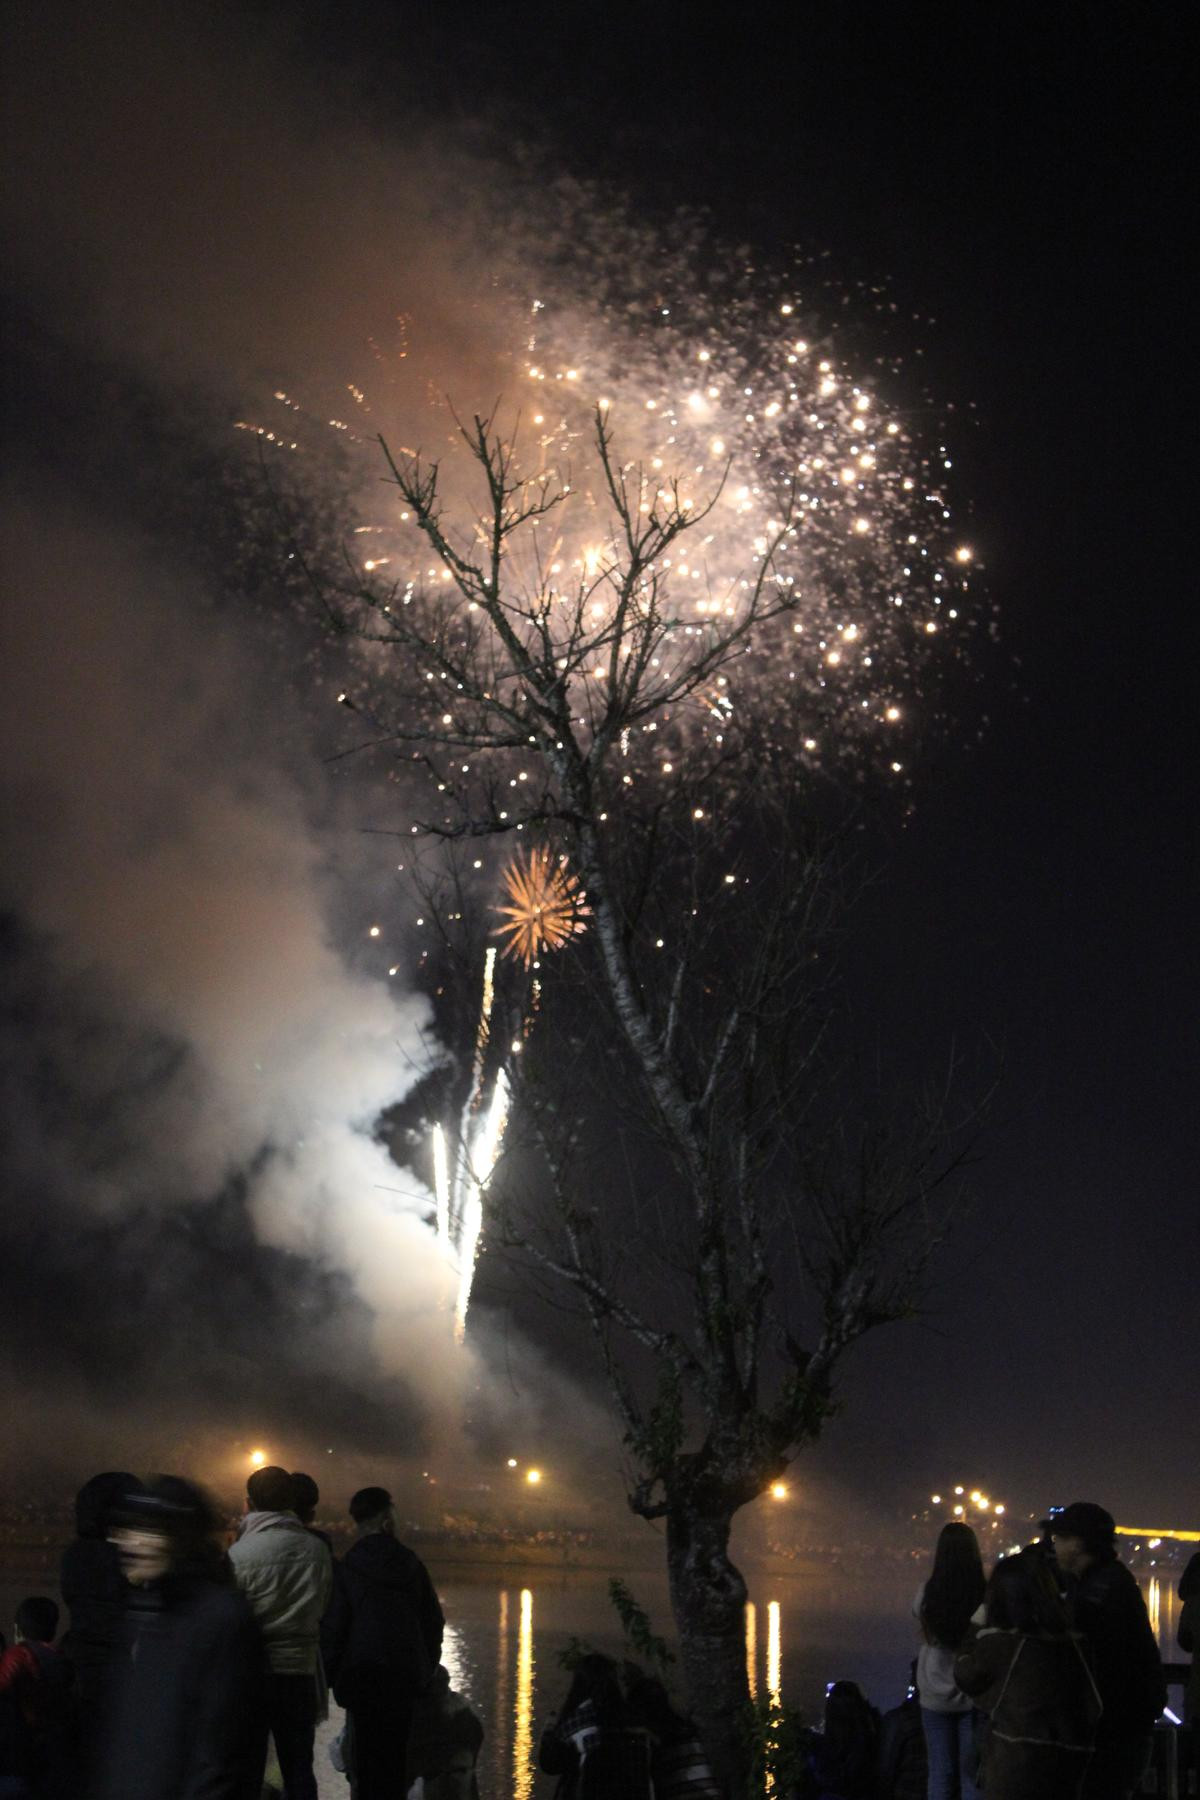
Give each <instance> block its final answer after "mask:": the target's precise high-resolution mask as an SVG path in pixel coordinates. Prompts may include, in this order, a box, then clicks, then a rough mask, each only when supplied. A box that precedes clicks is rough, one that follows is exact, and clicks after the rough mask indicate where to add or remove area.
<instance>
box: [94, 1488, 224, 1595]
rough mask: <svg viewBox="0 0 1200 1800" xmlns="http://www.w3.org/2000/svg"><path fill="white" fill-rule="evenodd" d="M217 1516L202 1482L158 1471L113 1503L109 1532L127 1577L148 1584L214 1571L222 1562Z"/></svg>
mask: <svg viewBox="0 0 1200 1800" xmlns="http://www.w3.org/2000/svg"><path fill="white" fill-rule="evenodd" d="M220 1529H221V1518H220V1514H219V1512H218V1511H217V1508H216V1507H215V1506H214V1505H213V1503H212V1501H211V1500H210V1499H209V1498H208V1495H207V1494H206V1493H205V1492H204V1490H203V1488H200V1487H197V1486H196V1483H195V1482H194V1481H185V1480H184V1478H183V1476H182V1475H156V1476H155V1477H154V1478H153V1479H152V1480H151V1481H149V1482H148V1483H147V1485H146V1486H145V1487H144V1488H140V1489H139V1490H138V1491H137V1492H136V1493H131V1494H126V1495H124V1496H123V1498H122V1499H121V1500H120V1501H119V1502H118V1503H117V1506H116V1508H115V1509H114V1514H113V1524H112V1527H111V1530H110V1534H109V1535H110V1536H111V1538H112V1541H113V1543H114V1544H115V1545H116V1547H117V1554H118V1555H119V1557H120V1559H121V1569H122V1572H123V1573H124V1576H125V1579H126V1580H127V1581H128V1582H130V1583H131V1584H132V1585H133V1586H134V1587H147V1586H149V1585H150V1584H151V1583H152V1582H156V1581H161V1580H163V1578H164V1577H165V1576H167V1575H173V1574H184V1573H197V1574H206V1575H215V1574H216V1573H218V1571H219V1570H220V1568H221V1565H222V1561H223V1558H222V1554H221V1551H220V1547H219V1544H218V1541H217V1540H218V1533H219V1531H220Z"/></svg>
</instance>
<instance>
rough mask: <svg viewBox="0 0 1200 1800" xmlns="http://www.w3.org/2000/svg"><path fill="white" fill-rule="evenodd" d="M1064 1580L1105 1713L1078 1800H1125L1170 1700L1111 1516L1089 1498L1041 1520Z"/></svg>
mask: <svg viewBox="0 0 1200 1800" xmlns="http://www.w3.org/2000/svg"><path fill="white" fill-rule="evenodd" d="M1042 1528H1043V1530H1044V1531H1047V1532H1048V1533H1049V1535H1050V1538H1051V1540H1052V1542H1053V1545H1054V1556H1055V1560H1056V1562H1057V1563H1058V1567H1059V1569H1060V1571H1061V1573H1062V1574H1063V1575H1064V1576H1065V1577H1066V1581H1067V1601H1068V1605H1069V1607H1070V1609H1071V1619H1072V1623H1073V1625H1074V1628H1075V1630H1076V1631H1078V1632H1080V1633H1082V1635H1083V1637H1084V1638H1085V1639H1086V1640H1087V1643H1088V1644H1089V1645H1090V1647H1091V1652H1092V1658H1093V1663H1094V1667H1095V1674H1096V1686H1097V1688H1098V1689H1099V1691H1100V1699H1101V1702H1102V1704H1103V1708H1104V1710H1103V1712H1102V1714H1101V1717H1100V1726H1099V1730H1098V1732H1097V1734H1096V1750H1095V1755H1094V1756H1093V1757H1092V1760H1091V1763H1090V1764H1089V1766H1088V1771H1087V1775H1086V1776H1085V1778H1084V1784H1083V1800H1128V1797H1129V1796H1131V1795H1132V1794H1134V1793H1135V1792H1136V1791H1137V1790H1138V1788H1139V1787H1140V1786H1141V1781H1142V1776H1143V1775H1144V1774H1145V1772H1146V1769H1147V1767H1148V1765H1149V1762H1150V1750H1151V1736H1152V1732H1153V1729H1154V1721H1155V1719H1157V1718H1158V1716H1159V1714H1160V1713H1161V1712H1162V1709H1163V1707H1164V1706H1165V1705H1166V1703H1167V1688H1166V1682H1165V1680H1164V1678H1163V1666H1162V1657H1161V1656H1160V1655H1159V1651H1158V1645H1157V1643H1156V1642H1155V1638H1154V1632H1153V1630H1152V1629H1151V1625H1150V1618H1149V1614H1148V1613H1147V1611H1146V1602H1145V1601H1144V1600H1143V1599H1142V1595H1141V1590H1140V1588H1139V1587H1138V1584H1137V1582H1136V1581H1135V1580H1134V1577H1133V1576H1132V1575H1131V1574H1130V1572H1129V1570H1128V1569H1127V1568H1126V1567H1125V1564H1124V1563H1123V1562H1121V1561H1119V1559H1118V1557H1117V1547H1116V1530H1117V1528H1116V1522H1115V1520H1114V1519H1113V1516H1112V1514H1111V1513H1110V1512H1106V1511H1105V1509H1104V1507H1102V1506H1097V1505H1096V1504H1095V1502H1094V1501H1091V1500H1077V1501H1075V1502H1074V1504H1073V1505H1071V1506H1066V1507H1064V1508H1063V1510H1062V1511H1061V1512H1056V1513H1052V1514H1051V1516H1050V1518H1049V1519H1046V1520H1043V1522H1042Z"/></svg>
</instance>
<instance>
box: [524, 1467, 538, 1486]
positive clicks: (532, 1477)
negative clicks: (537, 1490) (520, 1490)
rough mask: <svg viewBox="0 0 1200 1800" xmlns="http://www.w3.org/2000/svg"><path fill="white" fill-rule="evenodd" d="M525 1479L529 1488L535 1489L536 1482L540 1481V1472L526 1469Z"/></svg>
mask: <svg viewBox="0 0 1200 1800" xmlns="http://www.w3.org/2000/svg"><path fill="white" fill-rule="evenodd" d="M525 1479H526V1481H527V1482H528V1483H529V1485H530V1487H536V1486H537V1484H538V1482H539V1481H540V1480H541V1479H542V1471H541V1470H540V1469H526V1471H525Z"/></svg>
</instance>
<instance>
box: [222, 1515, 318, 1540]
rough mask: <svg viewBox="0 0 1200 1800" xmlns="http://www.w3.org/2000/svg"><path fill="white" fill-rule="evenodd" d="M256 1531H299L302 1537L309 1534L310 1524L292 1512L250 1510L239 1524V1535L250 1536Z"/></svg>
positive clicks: (240, 1536)
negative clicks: (303, 1523) (305, 1523)
mask: <svg viewBox="0 0 1200 1800" xmlns="http://www.w3.org/2000/svg"><path fill="white" fill-rule="evenodd" d="M256 1531H298V1532H299V1533H300V1535H301V1536H302V1537H307V1536H308V1526H307V1525H302V1524H301V1523H300V1521H299V1519H298V1518H297V1517H296V1515H295V1513H291V1512H248V1513H247V1514H246V1516H245V1518H244V1519H243V1520H242V1522H241V1524H240V1525H239V1526H238V1537H239V1538H244V1537H250V1536H251V1535H252V1533H254V1532H256Z"/></svg>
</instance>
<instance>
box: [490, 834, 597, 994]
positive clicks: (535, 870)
mask: <svg viewBox="0 0 1200 1800" xmlns="http://www.w3.org/2000/svg"><path fill="white" fill-rule="evenodd" d="M503 881H504V891H505V893H506V894H507V895H508V900H509V904H508V905H507V906H497V907H495V908H494V909H493V910H494V911H495V912H498V913H501V914H503V915H504V916H505V917H506V918H507V920H508V923H507V924H506V925H500V926H498V927H497V929H496V931H495V932H494V933H493V936H494V937H498V938H502V939H505V940H506V941H505V944H504V954H505V956H512V957H517V958H519V959H520V961H521V962H523V963H524V965H525V967H526V968H527V969H528V968H529V967H530V966H531V965H532V963H533V962H535V961H536V959H537V957H538V956H540V955H541V953H542V951H543V950H561V949H562V947H563V945H564V944H565V943H566V942H567V939H568V938H570V937H572V936H573V935H574V934H575V933H576V932H579V931H586V929H587V927H586V925H585V924H584V919H585V918H586V917H587V916H588V915H589V913H590V912H591V908H590V907H589V906H588V905H587V904H586V900H587V896H586V894H585V893H584V892H583V890H582V889H581V887H580V885H579V882H578V880H577V879H576V877H575V876H574V875H572V874H571V873H570V871H569V870H568V869H567V867H566V858H565V857H559V858H558V859H557V860H555V859H554V858H553V857H552V856H551V854H550V852H549V850H546V849H539V850H531V851H530V852H529V855H528V858H526V859H524V860H522V858H521V856H520V854H519V853H518V855H517V856H515V857H514V859H513V861H512V862H511V863H510V864H509V865H508V868H507V869H506V870H505V871H504V876H503Z"/></svg>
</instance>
